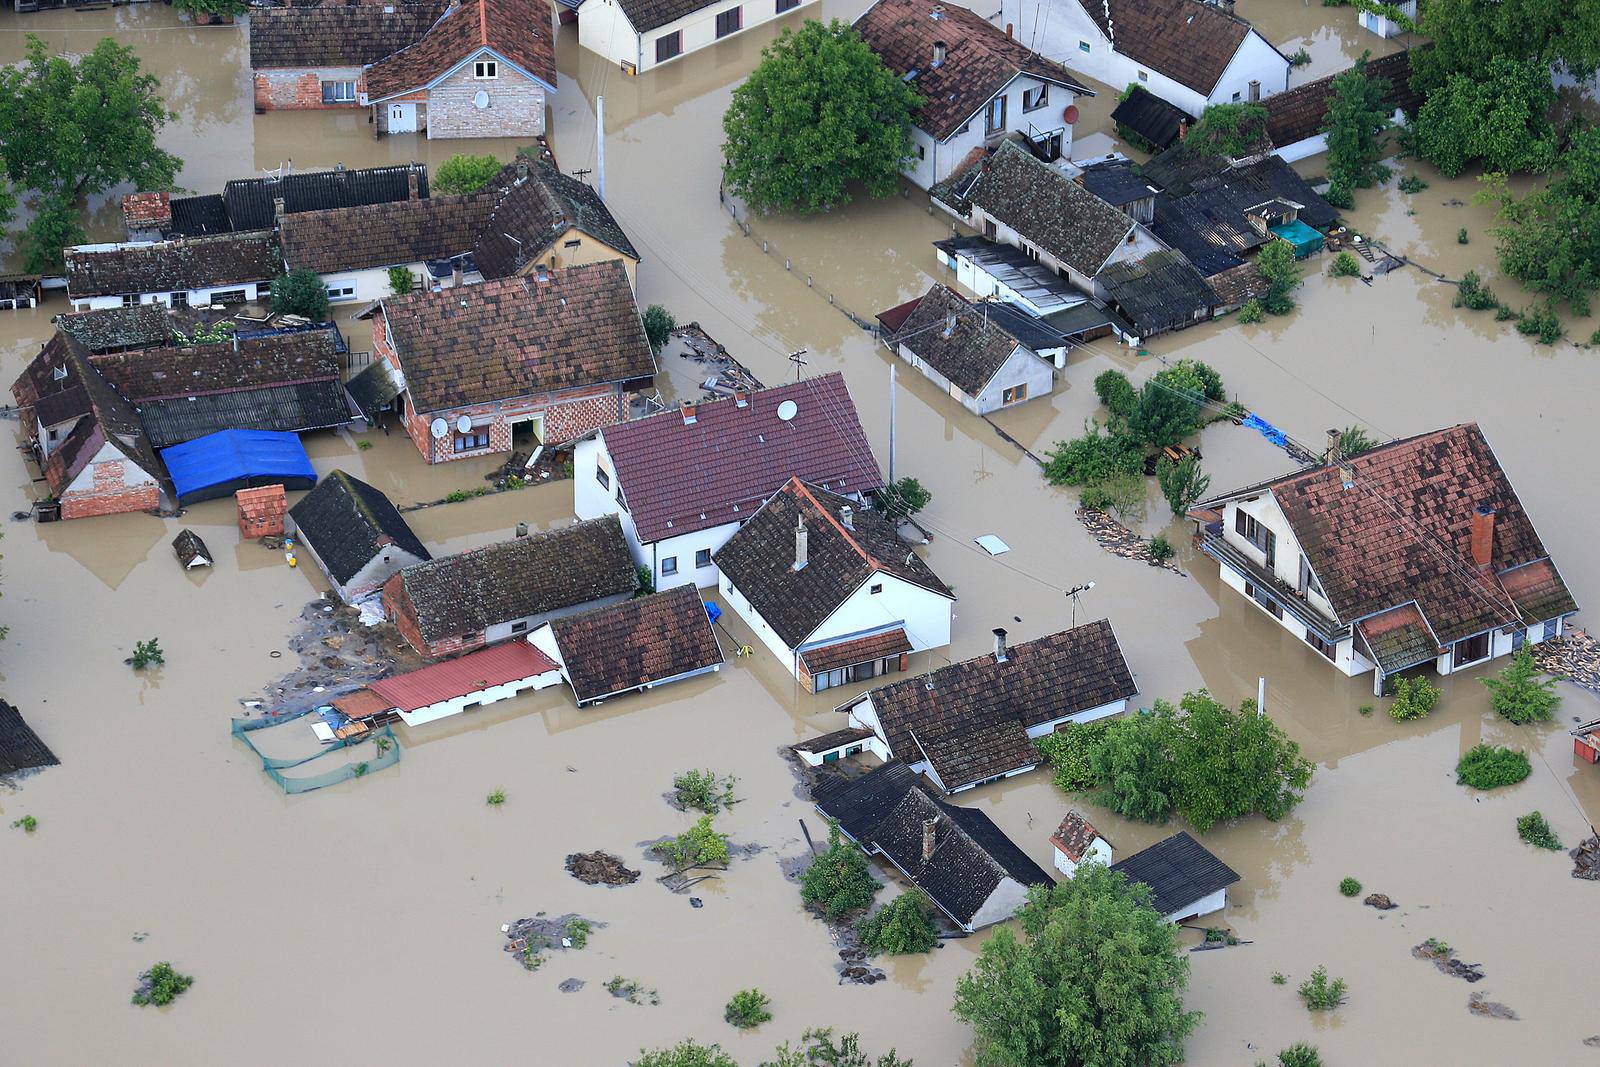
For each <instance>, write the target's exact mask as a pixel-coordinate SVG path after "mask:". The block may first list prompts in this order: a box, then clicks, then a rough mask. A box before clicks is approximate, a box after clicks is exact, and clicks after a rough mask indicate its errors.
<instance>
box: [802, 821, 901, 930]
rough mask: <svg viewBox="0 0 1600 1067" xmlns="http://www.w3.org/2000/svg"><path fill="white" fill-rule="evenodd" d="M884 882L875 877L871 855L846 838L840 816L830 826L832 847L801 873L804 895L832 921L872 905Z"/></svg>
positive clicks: (811, 904) (826, 849) (817, 909)
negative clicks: (868, 855)
mask: <svg viewBox="0 0 1600 1067" xmlns="http://www.w3.org/2000/svg"><path fill="white" fill-rule="evenodd" d="M882 888H883V886H882V885H881V884H879V882H878V880H877V879H876V878H874V877H872V870H871V868H870V867H869V866H868V864H867V857H866V856H865V855H864V854H863V853H862V851H861V850H860V849H859V848H857V847H856V846H855V845H853V844H851V843H850V842H848V841H846V840H845V839H844V835H843V834H841V833H840V832H839V823H838V821H837V820H833V821H832V822H830V824H829V826H828V847H827V848H825V849H823V850H822V851H821V852H820V853H818V854H817V858H816V859H814V860H812V861H811V865H810V866H809V867H807V868H806V869H805V873H804V874H802V875H801V876H800V899H801V900H803V901H805V903H806V905H807V906H808V907H810V908H812V909H813V910H815V911H817V912H819V913H820V914H821V915H822V916H823V917H824V918H826V919H828V920H830V921H837V920H839V919H842V918H844V917H845V916H846V915H849V914H850V913H851V912H856V911H861V910H863V909H865V908H868V907H871V906H872V898H873V897H874V896H876V895H877V892H878V890H880V889H882Z"/></svg>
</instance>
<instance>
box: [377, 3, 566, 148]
mask: <svg viewBox="0 0 1600 1067" xmlns="http://www.w3.org/2000/svg"><path fill="white" fill-rule="evenodd" d="M553 30H554V23H553V20H552V16H551V10H550V5H549V4H548V3H547V2H546V0H454V2H452V3H451V5H450V6H449V7H447V8H445V10H444V13H443V14H442V15H440V16H439V19H438V21H436V22H435V23H434V24H433V26H432V27H431V28H429V30H428V31H427V32H426V33H424V34H423V35H422V37H421V38H420V39H419V40H418V41H417V42H416V43H415V44H412V45H408V46H407V47H405V48H402V49H401V50H399V51H398V52H395V53H394V54H393V55H390V56H386V57H385V58H383V59H380V60H377V61H376V62H374V63H370V64H368V65H367V66H366V68H365V69H364V71H363V73H362V77H361V84H360V86H359V87H358V90H357V91H358V96H359V98H360V101H361V103H362V104H363V105H366V106H368V107H370V108H371V109H372V122H373V129H374V131H375V132H376V133H378V134H379V135H380V136H381V135H382V134H386V133H390V134H394V133H424V134H426V135H427V137H428V139H429V140H432V139H434V138H440V137H537V136H539V135H541V134H543V133H544V109H545V97H546V94H548V93H553V92H555V91H556V49H555V40H554V36H553Z"/></svg>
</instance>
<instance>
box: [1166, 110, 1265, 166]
mask: <svg viewBox="0 0 1600 1067" xmlns="http://www.w3.org/2000/svg"><path fill="white" fill-rule="evenodd" d="M1181 143H1182V145H1183V148H1184V150H1185V151H1186V152H1194V153H1203V154H1209V155H1221V156H1227V157H1228V158H1229V159H1239V158H1240V157H1242V156H1248V155H1254V154H1255V153H1257V152H1260V151H1262V150H1264V149H1267V148H1270V147H1271V145H1272V141H1271V139H1270V138H1268V136H1267V109H1266V106H1265V105H1263V104H1247V103H1241V104H1212V105H1211V106H1210V107H1208V108H1206V109H1205V110H1204V111H1202V112H1201V113H1200V120H1199V121H1198V122H1196V123H1195V124H1194V126H1192V127H1191V128H1190V130H1189V133H1188V136H1186V137H1185V138H1184V139H1183V141H1182V142H1181Z"/></svg>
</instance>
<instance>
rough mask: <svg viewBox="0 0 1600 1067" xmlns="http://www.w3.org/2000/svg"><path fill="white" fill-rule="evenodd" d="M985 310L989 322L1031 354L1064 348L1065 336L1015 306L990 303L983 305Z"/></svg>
mask: <svg viewBox="0 0 1600 1067" xmlns="http://www.w3.org/2000/svg"><path fill="white" fill-rule="evenodd" d="M985 310H986V313H987V315H988V316H989V321H990V322H992V323H994V324H995V325H996V326H998V327H999V328H1000V329H1002V330H1004V331H1005V332H1006V333H1008V334H1010V335H1011V336H1012V337H1015V338H1016V339H1017V341H1018V342H1019V343H1020V344H1021V345H1022V347H1024V348H1026V349H1028V350H1029V351H1031V352H1041V351H1048V350H1049V349H1052V348H1063V347H1065V346H1066V343H1067V338H1066V335H1065V334H1063V333H1062V332H1061V331H1060V330H1058V329H1056V328H1055V327H1054V326H1051V325H1050V324H1049V323H1047V322H1045V321H1044V320H1043V319H1041V318H1039V317H1037V316H1035V315H1032V314H1029V313H1028V312H1026V311H1024V310H1023V309H1022V308H1020V307H1018V306H1017V305H1015V304H1008V303H1006V302H1005V301H1003V300H1002V301H990V302H989V303H988V304H987V305H985Z"/></svg>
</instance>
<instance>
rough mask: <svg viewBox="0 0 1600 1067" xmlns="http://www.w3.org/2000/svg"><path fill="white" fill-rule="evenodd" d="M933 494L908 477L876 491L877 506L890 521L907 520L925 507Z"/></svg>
mask: <svg viewBox="0 0 1600 1067" xmlns="http://www.w3.org/2000/svg"><path fill="white" fill-rule="evenodd" d="M932 500H933V493H932V492H930V491H929V490H928V489H926V488H924V487H923V484H922V483H921V482H919V481H917V480H916V479H915V478H913V477H911V476H910V475H906V477H904V478H897V479H896V480H895V481H894V483H893V484H891V485H886V486H884V487H883V488H882V489H880V490H878V506H879V507H881V508H882V509H883V513H884V514H885V515H887V516H889V518H891V519H907V518H910V517H911V516H913V515H915V514H916V513H917V512H919V511H921V510H922V509H923V508H925V507H927V506H928V504H929V503H930V502H931V501H932Z"/></svg>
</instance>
